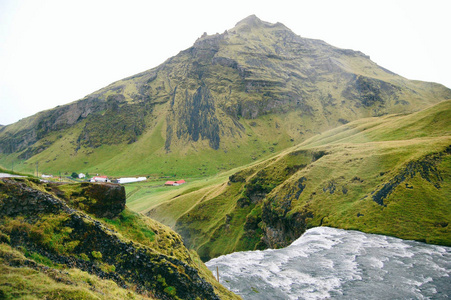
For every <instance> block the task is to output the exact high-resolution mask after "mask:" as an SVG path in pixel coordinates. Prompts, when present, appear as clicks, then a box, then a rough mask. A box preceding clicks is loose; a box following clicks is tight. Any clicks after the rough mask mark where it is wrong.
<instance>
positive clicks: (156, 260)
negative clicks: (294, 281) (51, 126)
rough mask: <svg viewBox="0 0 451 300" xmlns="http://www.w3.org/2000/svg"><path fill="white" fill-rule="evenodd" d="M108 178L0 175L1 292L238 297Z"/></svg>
mask: <svg viewBox="0 0 451 300" xmlns="http://www.w3.org/2000/svg"><path fill="white" fill-rule="evenodd" d="M196 255H197V254H196V253H195V252H189V251H188V250H187V249H186V248H185V246H184V244H183V242H182V240H181V238H180V236H179V235H178V234H176V233H175V232H174V231H172V230H170V229H169V228H168V227H166V226H164V225H162V224H160V223H158V222H155V221H153V220H151V219H149V218H147V217H144V216H142V215H140V214H137V213H134V212H132V211H130V210H128V209H127V208H126V207H125V191H124V188H123V187H122V186H119V185H114V184H90V183H82V184H72V185H71V184H51V183H41V182H40V181H39V180H38V179H33V178H23V177H22V178H1V179H0V270H1V272H0V283H1V284H0V298H1V299H10V298H11V299H12V298H26V299H44V298H45V299H47V298H52V299H125V298H127V299H239V297H237V296H235V295H233V294H232V293H231V292H229V291H227V290H226V289H225V288H223V287H222V286H221V285H220V284H219V283H218V282H217V281H216V279H215V278H214V277H213V276H212V274H211V272H209V271H208V269H207V268H206V266H204V265H203V264H202V263H201V262H200V260H199V258H198V257H197V256H196Z"/></svg>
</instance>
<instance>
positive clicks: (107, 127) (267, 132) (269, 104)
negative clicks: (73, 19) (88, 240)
mask: <svg viewBox="0 0 451 300" xmlns="http://www.w3.org/2000/svg"><path fill="white" fill-rule="evenodd" d="M413 63H414V62H413ZM74 84H75V83H74ZM450 98H451V91H450V90H449V89H448V88H446V87H444V86H442V85H439V84H435V83H426V82H420V81H412V80H407V79H405V78H403V77H401V76H399V75H396V74H394V73H392V72H390V71H388V70H386V69H384V68H382V67H379V66H378V65H377V64H375V63H374V62H372V61H371V60H370V58H369V57H368V56H366V55H364V54H363V53H361V52H358V51H353V50H347V49H339V48H336V47H333V46H331V45H328V44H327V43H325V42H323V41H320V40H314V39H307V38H302V37H300V36H298V35H296V34H295V33H293V32H292V31H291V30H290V29H288V28H287V27H286V26H284V25H283V24H280V23H276V24H271V23H267V22H264V21H261V20H260V19H258V18H257V17H256V16H249V17H247V18H245V19H244V20H242V21H240V22H239V23H237V24H236V26H235V27H234V28H232V29H230V30H226V31H225V32H224V33H222V34H215V35H206V34H204V35H203V36H202V37H200V38H199V39H198V40H197V41H196V42H195V43H194V44H193V46H192V47H190V48H188V49H186V50H184V51H181V52H180V53H179V54H178V55H176V56H174V57H171V58H169V59H168V60H167V61H165V62H164V63H162V64H161V65H160V66H158V67H156V68H154V69H151V70H148V71H145V72H142V73H140V74H136V75H134V76H131V77H128V78H125V79H123V80H119V81H117V82H114V83H112V84H111V85H109V86H107V87H105V88H103V89H101V90H99V91H96V92H94V93H92V94H90V95H88V96H86V97H85V98H83V99H81V100H78V101H75V102H73V103H70V104H67V105H62V106H59V107H56V108H54V109H51V110H47V111H43V112H40V113H38V114H36V115H34V116H31V117H28V118H26V119H23V120H21V121H19V122H17V123H15V124H12V125H8V126H5V127H2V128H0V164H1V165H2V166H4V167H9V166H11V165H12V164H14V168H15V169H17V170H22V171H28V172H30V171H32V170H34V169H35V166H36V165H39V169H40V170H41V171H42V172H47V173H56V172H60V171H61V172H69V174H70V172H73V171H77V172H81V171H83V172H91V173H100V172H102V173H108V174H110V175H137V174H158V175H166V176H167V175H174V174H177V175H184V176H199V175H200V176H207V175H211V174H216V173H218V172H220V171H224V170H228V169H232V168H234V167H238V166H240V165H244V164H247V163H250V162H252V161H255V160H258V159H262V158H267V157H269V156H271V155H272V154H273V153H277V152H279V151H281V150H283V149H286V148H288V147H291V146H294V145H296V144H298V143H300V142H302V141H304V140H306V139H307V138H309V137H312V136H314V135H315V134H318V133H320V132H323V131H325V130H328V129H332V128H335V127H337V126H339V125H342V124H345V123H347V122H350V121H353V120H357V119H360V118H364V117H371V116H381V115H384V114H387V113H408V112H413V111H418V110H420V109H423V108H426V107H428V106H430V105H431V104H435V103H438V102H440V101H442V100H445V99H450Z"/></svg>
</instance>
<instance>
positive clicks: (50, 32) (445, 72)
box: [0, 0, 451, 125]
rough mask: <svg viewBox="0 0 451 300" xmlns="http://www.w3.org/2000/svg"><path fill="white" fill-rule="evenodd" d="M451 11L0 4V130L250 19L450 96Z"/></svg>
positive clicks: (281, 4)
mask: <svg viewBox="0 0 451 300" xmlns="http://www.w3.org/2000/svg"><path fill="white" fill-rule="evenodd" d="M450 13H451V1H449V0H443V1H442V0H427V1H426V0H424V1H400V0H399V1H396V0H390V1H385V0H377V1H369V0H368V1H361V0H359V1H346V0H340V1H338V0H332V1H313V0H310V1H302V0H293V1H284V0H276V1H263V0H259V1H246V0H239V1H235V0H225V1H206V0H205V1H200V0H199V1H196V0H190V1H188V0H183V1H175V0H164V1H153V0H140V1H138V0H126V1H125V0H124V1H114V0H99V1H97V0H76V1H69V0H67V1H63V0H48V1H45V0H0V124H3V125H6V124H10V123H13V122H16V121H18V120H19V119H21V118H24V117H27V116H30V115H33V114H35V113H36V112H39V111H41V110H45V109H49V108H53V107H55V106H57V105H61V104H65V103H69V102H72V101H75V100H78V99H81V98H83V97H84V96H86V95H87V94H90V93H92V92H94V91H96V90H98V89H100V88H102V87H104V86H106V85H108V84H110V83H112V82H114V81H116V80H119V79H122V78H124V77H128V76H130V75H133V74H136V73H138V72H141V71H145V70H147V69H150V68H153V67H156V66H157V65H159V64H161V63H162V62H164V61H165V60H166V59H167V58H169V57H171V56H174V55H176V54H177V53H178V52H179V51H181V50H184V49H186V48H188V47H190V46H191V45H192V44H193V43H194V41H195V40H196V39H197V38H198V37H200V36H201V35H202V34H203V33H204V32H207V33H208V34H214V33H217V32H219V33H222V32H224V31H225V30H226V29H230V28H232V27H233V26H234V25H235V24H236V23H237V22H238V21H240V20H241V19H244V18H245V17H247V16H248V15H251V14H255V15H257V16H258V17H259V18H260V19H262V20H264V21H268V22H271V23H275V22H281V23H283V24H285V25H286V26H287V27H289V28H290V29H292V30H293V31H294V32H295V33H296V34H298V35H300V36H302V37H308V38H316V39H321V40H324V41H326V42H327V43H329V44H331V45H333V46H337V47H340V48H349V49H354V50H360V51H362V52H363V53H365V54H367V55H369V56H370V57H371V59H372V60H373V61H374V62H376V63H377V64H379V65H380V66H383V67H385V68H387V69H389V70H391V71H393V72H395V73H397V74H399V75H402V76H404V77H406V78H409V79H417V80H424V81H433V82H438V83H441V84H444V85H446V86H447V87H449V88H451V71H450V70H451V59H450V54H451V21H450V16H449V14H450Z"/></svg>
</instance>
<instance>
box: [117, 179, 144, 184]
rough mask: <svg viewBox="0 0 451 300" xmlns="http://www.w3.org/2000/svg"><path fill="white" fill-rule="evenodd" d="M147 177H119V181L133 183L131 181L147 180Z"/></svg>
mask: <svg viewBox="0 0 451 300" xmlns="http://www.w3.org/2000/svg"><path fill="white" fill-rule="evenodd" d="M146 179H147V178H146V177H136V178H135V177H126V178H119V179H118V180H117V183H121V184H123V183H131V182H138V181H144V180H146Z"/></svg>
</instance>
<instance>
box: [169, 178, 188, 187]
mask: <svg viewBox="0 0 451 300" xmlns="http://www.w3.org/2000/svg"><path fill="white" fill-rule="evenodd" d="M184 183H186V181H185V180H183V179H181V180H179V181H166V182H165V183H164V185H166V186H178V185H181V184H184Z"/></svg>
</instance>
